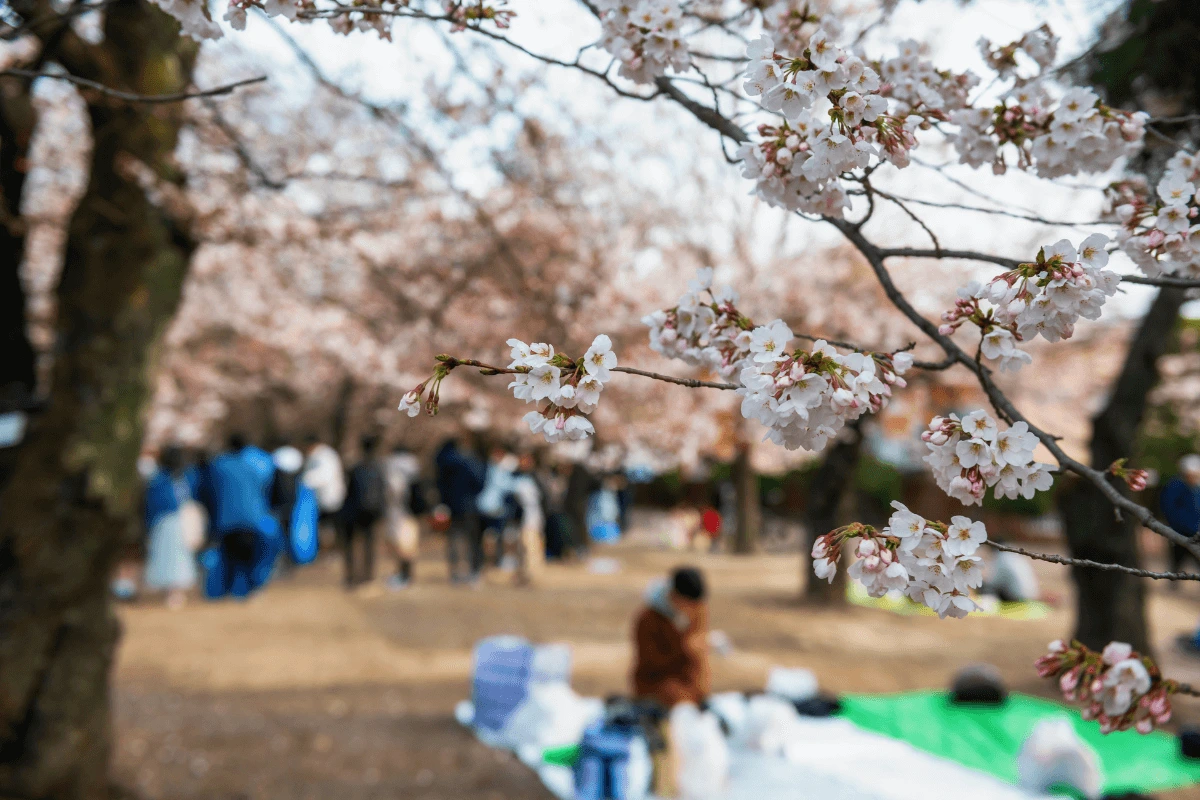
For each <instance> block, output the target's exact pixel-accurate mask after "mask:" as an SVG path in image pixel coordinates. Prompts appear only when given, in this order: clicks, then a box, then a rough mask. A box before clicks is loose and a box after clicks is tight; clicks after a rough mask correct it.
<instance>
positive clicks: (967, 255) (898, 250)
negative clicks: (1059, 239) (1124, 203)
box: [879, 247, 1200, 289]
mask: <svg viewBox="0 0 1200 800" xmlns="http://www.w3.org/2000/svg"><path fill="white" fill-rule="evenodd" d="M879 253H880V254H881V255H882V256H883V257H884V258H893V257H899V258H942V259H945V258H961V259H963V260H964V261H982V262H985V263H989V264H998V265H999V266H1001V267H1004V268H1005V269H1016V268H1017V267H1018V266H1019V265H1020V264H1021V262H1020V261H1018V260H1017V259H1015V258H1005V257H1004V256H994V255H991V254H989V253H977V252H975V251H973V250H942V251H940V252H939V251H937V250H923V249H920V248H915V247H894V248H888V249H880V251H879ZM1121 282H1122V283H1137V284H1141V285H1143V286H1160V287H1170V288H1172V289H1200V280H1196V279H1193V278H1175V277H1172V276H1162V277H1158V278H1148V277H1146V276H1145V275H1122V276H1121Z"/></svg>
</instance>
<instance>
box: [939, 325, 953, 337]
mask: <svg viewBox="0 0 1200 800" xmlns="http://www.w3.org/2000/svg"><path fill="white" fill-rule="evenodd" d="M938 333H940V334H941V335H942V336H949V335H950V334H952V333H954V326H953V325H939V326H938Z"/></svg>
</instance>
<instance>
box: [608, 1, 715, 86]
mask: <svg viewBox="0 0 1200 800" xmlns="http://www.w3.org/2000/svg"><path fill="white" fill-rule="evenodd" d="M597 7H598V8H599V9H600V21H601V24H602V25H603V27H604V32H603V35H602V36H601V39H600V46H601V47H603V48H604V49H605V50H607V51H608V52H610V53H612V55H613V57H614V58H616V59H617V60H618V61H620V62H621V68H620V75H621V77H623V78H628V79H629V80H631V81H636V82H638V83H653V82H654V79H655V78H658V77H661V76H662V75H665V74H666V72H667V70H674V71H675V72H686V71H687V70H688V69H689V68H690V67H691V65H692V57H691V55H690V54H689V53H688V46H687V42H686V41H685V40H684V36H683V8H682V7H681V6H680V4H679V2H678V0H599V2H598V3H597Z"/></svg>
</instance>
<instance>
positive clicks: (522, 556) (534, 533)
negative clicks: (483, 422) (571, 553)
mask: <svg viewBox="0 0 1200 800" xmlns="http://www.w3.org/2000/svg"><path fill="white" fill-rule="evenodd" d="M536 470H537V460H536V459H535V458H534V456H533V454H532V453H525V454H523V455H522V456H521V460H520V465H519V467H518V471H517V473H516V474H515V475H514V477H513V482H512V494H513V498H514V499H515V500H516V501H517V508H519V509H520V511H521V531H520V537H519V538H518V540H517V541H518V546H517V560H518V567H517V582H518V583H521V584H529V583H534V582H536V581H537V579H538V577H539V576H540V575H541V573H542V568H543V567H544V566H545V564H546V513H545V506H544V495H543V491H542V487H541V486H540V485H539V484H538V481H537V478H536V477H535V476H536V474H537V473H536Z"/></svg>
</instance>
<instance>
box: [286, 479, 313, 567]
mask: <svg viewBox="0 0 1200 800" xmlns="http://www.w3.org/2000/svg"><path fill="white" fill-rule="evenodd" d="M320 516H321V509H320V507H319V506H318V505H317V495H316V493H315V492H313V490H312V489H310V488H308V487H307V486H305V485H304V484H303V483H301V484H300V485H299V486H298V487H297V489H296V503H295V505H294V506H292V524H291V525H290V526H288V550H289V552H290V553H291V556H292V561H294V562H295V563H297V564H311V563H312V562H313V561H314V560H315V559H316V557H317V520H318V519H319V518H320Z"/></svg>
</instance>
